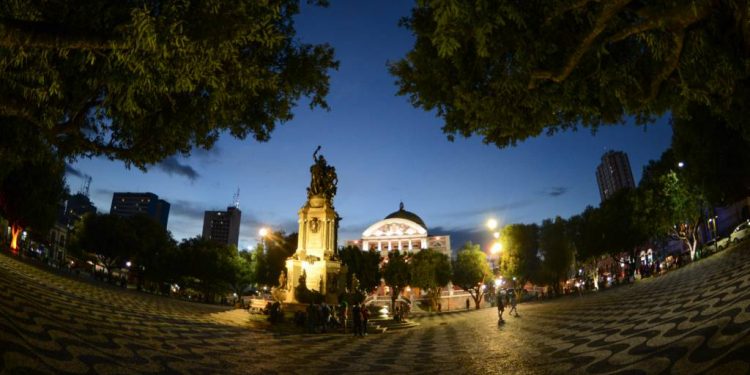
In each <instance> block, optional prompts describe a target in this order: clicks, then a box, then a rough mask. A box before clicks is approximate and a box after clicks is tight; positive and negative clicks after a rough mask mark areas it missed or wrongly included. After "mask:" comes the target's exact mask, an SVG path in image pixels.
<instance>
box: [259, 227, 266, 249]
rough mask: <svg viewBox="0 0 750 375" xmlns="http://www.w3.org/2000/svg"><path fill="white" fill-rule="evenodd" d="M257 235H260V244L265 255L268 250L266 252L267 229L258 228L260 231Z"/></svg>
mask: <svg viewBox="0 0 750 375" xmlns="http://www.w3.org/2000/svg"><path fill="white" fill-rule="evenodd" d="M258 235H260V243H261V244H262V245H263V252H265V253H267V252H268V250H266V236H268V228H266V227H263V228H260V230H259V231H258Z"/></svg>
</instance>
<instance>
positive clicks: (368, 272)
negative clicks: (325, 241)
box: [339, 246, 381, 292]
mask: <svg viewBox="0 0 750 375" xmlns="http://www.w3.org/2000/svg"><path fill="white" fill-rule="evenodd" d="M339 257H340V258H341V262H342V263H343V264H344V265H346V268H347V274H346V285H347V286H348V287H350V288H351V287H352V277H353V276H355V275H356V277H357V280H358V281H359V289H360V290H362V291H367V292H369V291H371V290H373V289H375V287H377V286H378V285H380V278H381V275H380V260H381V259H380V254H379V253H378V252H377V251H375V250H373V249H370V250H369V251H362V250H360V249H359V248H358V247H356V246H347V247H344V248H342V249H341V250H339Z"/></svg>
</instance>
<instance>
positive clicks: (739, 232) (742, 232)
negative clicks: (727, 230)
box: [729, 220, 750, 244]
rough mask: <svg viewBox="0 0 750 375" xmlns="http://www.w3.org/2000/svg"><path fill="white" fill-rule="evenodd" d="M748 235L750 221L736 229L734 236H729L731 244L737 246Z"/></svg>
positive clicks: (749, 233) (749, 232)
mask: <svg viewBox="0 0 750 375" xmlns="http://www.w3.org/2000/svg"><path fill="white" fill-rule="evenodd" d="M748 235H750V220H748V221H746V222H744V223H742V224H740V225H738V226H737V228H734V230H733V231H732V234H730V235H729V242H731V243H733V244H735V243H737V242H740V241H742V240H744V239H745V238H746V237H747V236H748Z"/></svg>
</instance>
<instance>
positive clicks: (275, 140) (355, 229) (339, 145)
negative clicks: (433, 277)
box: [68, 0, 671, 249]
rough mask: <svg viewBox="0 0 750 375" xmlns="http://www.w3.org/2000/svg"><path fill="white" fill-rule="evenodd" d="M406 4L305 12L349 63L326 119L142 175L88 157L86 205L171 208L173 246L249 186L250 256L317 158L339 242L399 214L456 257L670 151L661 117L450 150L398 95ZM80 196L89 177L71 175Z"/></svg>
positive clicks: (432, 122) (225, 141)
mask: <svg viewBox="0 0 750 375" xmlns="http://www.w3.org/2000/svg"><path fill="white" fill-rule="evenodd" d="M410 6H411V4H410V3H409V2H407V1H396V0H392V1H378V2H366V1H341V0H334V1H332V4H331V6H330V7H329V8H314V7H313V8H311V7H308V6H303V10H302V14H301V15H300V16H299V17H298V18H297V25H296V26H297V31H298V36H299V38H300V39H301V40H302V41H304V42H308V43H322V42H328V43H330V44H331V45H332V46H333V47H334V48H335V50H336V56H337V58H338V59H339V60H340V62H341V66H340V68H339V70H338V71H334V72H331V74H332V79H331V91H330V94H329V96H328V102H329V104H330V105H331V111H329V112H326V111H324V110H320V109H316V110H314V111H311V110H309V108H308V107H307V106H306V104H305V103H306V101H305V100H302V101H301V102H300V105H299V106H298V108H297V109H296V110H295V113H296V116H295V118H294V119H293V120H292V121H290V122H288V123H284V124H280V125H279V126H278V127H277V129H276V131H275V132H274V133H273V134H272V137H271V140H270V141H269V142H267V143H257V142H255V141H253V140H245V141H239V140H236V139H234V138H231V137H230V136H223V137H222V138H221V139H220V141H219V142H218V144H217V145H216V147H215V148H214V149H213V150H212V151H210V152H203V151H198V152H194V153H193V155H192V156H191V157H189V158H182V157H176V158H170V159H168V160H167V161H166V162H165V163H163V164H161V165H157V166H154V167H152V168H150V169H149V171H148V172H147V173H143V172H142V171H140V170H138V169H130V170H129V169H126V168H125V167H124V166H123V164H122V163H121V162H112V161H108V160H106V159H82V160H79V161H78V162H77V163H75V164H73V165H72V168H73V169H74V170H75V171H79V172H82V173H86V174H89V175H91V176H92V177H93V182H92V184H91V198H92V200H93V201H94V204H95V205H96V206H97V207H98V208H99V211H100V212H109V207H110V203H111V199H112V192H113V191H133V192H135V191H151V192H153V193H156V194H157V195H159V196H160V197H161V198H163V199H166V200H167V201H169V202H170V203H171V204H172V210H171V213H170V217H169V226H168V229H169V230H170V231H171V232H172V234H173V235H174V237H175V238H176V239H178V240H180V239H183V238H188V237H193V236H196V235H199V234H200V233H201V229H202V221H203V211H204V210H216V209H225V208H226V206H227V205H229V204H230V203H231V201H232V196H233V194H234V193H235V191H236V190H237V188H239V189H240V208H241V209H242V215H243V218H242V226H241V229H240V248H243V249H244V248H247V247H248V246H254V245H255V244H256V242H257V241H258V238H257V237H258V236H257V233H258V229H259V228H260V227H261V226H264V225H265V226H269V227H271V228H274V229H277V230H278V229H283V230H285V231H287V232H292V231H296V228H297V226H296V220H297V211H298V210H299V208H300V207H301V206H302V205H303V204H304V202H305V199H306V192H305V188H306V187H307V185H308V184H309V179H310V177H309V167H310V165H311V164H312V152H313V151H314V150H315V147H316V146H317V145H322V146H323V148H322V151H321V152H322V154H323V155H324V156H325V157H326V159H327V161H328V162H329V163H330V164H332V165H334V166H335V167H336V170H337V172H338V176H339V186H338V195H337V196H336V197H335V206H336V209H337V211H338V212H339V215H341V216H342V217H343V219H344V220H343V221H342V223H341V226H342V227H341V230H340V233H339V239H340V243H341V244H343V241H344V240H348V239H355V238H359V235H360V234H361V233H362V231H364V229H366V228H367V227H368V226H369V225H370V224H372V223H374V222H376V221H378V220H380V219H382V218H383V217H385V216H386V215H387V214H389V213H391V212H393V211H395V210H397V209H398V204H399V202H400V201H403V202H404V204H405V206H406V209H407V210H409V211H412V212H415V213H417V214H418V215H420V216H421V217H422V219H423V220H424V221H425V223H427V225H428V227H429V230H430V233H431V234H452V235H453V238H452V245H453V248H454V249H455V248H457V247H459V246H460V245H461V244H462V242H463V241H464V240H465V239H467V238H481V237H482V236H481V235H478V234H481V233H483V232H484V222H485V221H486V220H487V219H488V218H490V217H495V218H497V219H498V220H499V221H500V222H501V223H505V224H508V223H516V222H524V223H529V222H541V221H542V220H543V219H545V218H549V217H554V216H556V215H560V216H563V217H569V216H571V215H574V214H576V213H579V212H581V211H582V210H583V209H584V208H585V207H586V206H587V205H594V206H596V205H598V204H599V192H598V189H597V186H596V177H595V169H596V166H597V164H598V163H599V162H600V157H601V155H602V153H604V151H606V150H609V149H614V150H622V151H625V152H626V153H628V155H629V157H630V163H631V166H632V168H633V174H634V177H635V179H636V181H638V180H639V179H640V176H641V170H642V168H643V166H644V165H645V164H646V163H647V162H648V161H649V160H651V159H656V158H658V157H659V156H660V155H661V153H662V152H663V151H664V150H665V149H666V148H667V147H668V146H669V141H670V137H671V129H670V127H669V126H668V125H667V121H666V119H664V120H661V121H658V122H657V123H656V124H653V125H650V126H649V127H648V128H647V129H644V128H643V127H636V126H633V125H625V126H613V127H605V128H602V129H600V130H599V131H598V132H597V134H596V135H592V134H591V133H590V132H589V131H588V130H586V129H583V130H580V131H578V132H567V133H562V134H556V135H554V136H552V137H547V136H542V137H539V138H536V139H531V140H528V141H526V142H523V143H520V144H519V145H518V146H516V147H514V148H508V149H498V148H496V147H494V146H488V145H484V144H482V142H481V139H479V138H476V137H473V138H469V139H463V138H459V139H457V140H456V141H455V142H448V141H447V139H446V137H445V135H444V134H443V133H442V131H441V130H440V128H441V126H442V122H441V120H440V119H439V118H437V117H435V115H434V114H432V113H427V112H423V111H421V110H418V109H415V108H413V107H412V106H411V105H410V104H409V103H408V101H407V99H406V98H405V97H399V96H396V95H395V93H396V90H397V88H396V85H395V84H394V81H395V79H394V78H393V77H392V76H390V75H389V74H388V71H387V68H386V62H387V61H394V60H396V59H399V58H400V57H402V56H404V55H405V53H406V51H408V50H409V49H410V47H411V45H412V43H413V37H412V35H411V34H410V33H409V32H408V31H407V30H405V29H402V28H399V27H398V26H397V23H398V20H399V18H401V17H403V16H405V15H408V13H409V9H410ZM68 182H69V184H70V185H71V189H72V190H74V191H75V190H78V188H79V186H80V185H81V179H80V178H78V177H76V176H75V173H69V174H68Z"/></svg>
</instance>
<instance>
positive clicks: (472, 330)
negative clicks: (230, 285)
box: [0, 244, 750, 375]
mask: <svg viewBox="0 0 750 375" xmlns="http://www.w3.org/2000/svg"><path fill="white" fill-rule="evenodd" d="M519 313H520V317H517V318H516V317H512V316H507V314H506V323H505V324H503V325H498V324H497V314H496V311H495V310H494V309H483V310H478V311H469V312H464V313H450V314H440V315H427V316H423V317H418V318H415V319H416V320H417V321H418V322H419V323H420V324H419V326H417V327H415V328H411V329H407V330H401V331H397V332H386V333H385V334H379V335H370V336H367V337H363V338H358V337H352V336H350V335H342V334H328V335H287V336H281V335H275V334H272V333H268V332H264V331H260V330H257V329H250V328H248V326H247V325H246V322H245V320H246V319H247V316H244V315H243V314H246V312H244V310H227V309H226V308H222V307H216V306H209V305H202V304H195V303H188V302H183V301H178V300H174V299H169V298H162V297H158V296H152V295H148V294H141V293H137V292H133V291H127V290H123V289H118V288H115V287H109V286H104V285H97V284H92V283H88V282H83V281H80V280H77V279H74V278H69V277H63V276H60V275H57V274H54V273H50V272H48V271H46V270H42V269H38V268H36V267H34V266H31V265H28V264H26V263H22V262H19V261H18V260H16V259H14V258H12V257H9V256H7V255H0V373H3V374H6V373H7V374H92V373H101V374H132V373H144V374H177V373H191V374H213V373H221V374H233V373H237V374H245V373H250V374H253V373H263V374H268V373H271V374H272V373H280V374H288V373H299V374H310V373H332V374H333V373H455V374H465V373H466V374H496V373H502V374H515V373H517V374H547V373H559V374H575V373H586V374H610V373H617V374H661V373H665V374H667V373H672V374H693V373H709V374H720V375H729V374H744V373H749V372H750V335H749V334H750V244H746V245H741V246H740V247H737V248H731V249H729V250H727V251H724V252H721V253H719V254H716V255H714V256H712V257H710V258H708V259H704V260H701V261H699V262H696V263H693V264H690V265H688V266H686V267H683V268H682V269H679V270H676V271H672V272H670V273H668V274H666V275H663V276H660V277H658V278H652V279H646V280H642V281H640V282H638V283H636V284H635V285H632V286H622V287H618V288H615V289H612V290H607V291H602V292H598V293H594V294H588V295H584V296H582V297H566V298H561V299H557V300H552V301H546V302H541V303H536V302H535V303H526V304H521V305H519Z"/></svg>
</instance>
